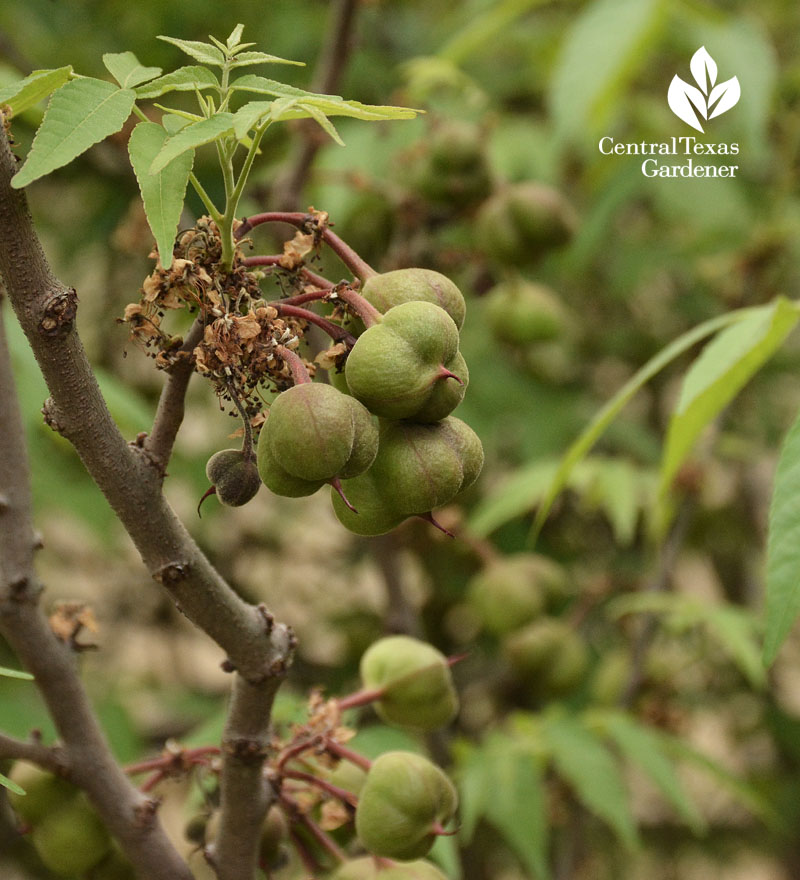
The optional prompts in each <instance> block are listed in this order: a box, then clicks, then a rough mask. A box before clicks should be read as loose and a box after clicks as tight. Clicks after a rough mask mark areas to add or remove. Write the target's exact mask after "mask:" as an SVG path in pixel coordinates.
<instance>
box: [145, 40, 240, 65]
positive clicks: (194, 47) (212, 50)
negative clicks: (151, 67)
mask: <svg viewBox="0 0 800 880" xmlns="http://www.w3.org/2000/svg"><path fill="white" fill-rule="evenodd" d="M156 39H157V40H163V41H164V42H165V43H172V45H173V46H177V47H178V48H179V49H180V50H181V52H185V53H186V54H187V55H189V56H191V57H192V58H194V59H195V61H199V62H201V63H202V64H213V65H215V66H216V67H222V65H223V64H224V63H225V56H224V55H223V54H222V52H220V50H219V49H217V47H216V46H212V45H211V43H201V42H198V41H197V40H179V39H177V38H176V37H164V36H158V37H156Z"/></svg>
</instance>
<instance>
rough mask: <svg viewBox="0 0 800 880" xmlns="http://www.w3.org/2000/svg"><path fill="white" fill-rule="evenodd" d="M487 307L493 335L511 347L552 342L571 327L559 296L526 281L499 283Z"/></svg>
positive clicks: (488, 295) (488, 300)
mask: <svg viewBox="0 0 800 880" xmlns="http://www.w3.org/2000/svg"><path fill="white" fill-rule="evenodd" d="M484 304H485V308H486V320H487V323H488V324H489V327H490V329H491V331H492V333H494V335H495V336H496V337H497V338H498V339H499V340H500V341H501V342H507V343H509V344H510V345H530V344H531V343H535V342H550V341H552V340H554V339H558V338H560V337H562V336H564V334H565V333H566V332H567V330H568V328H569V324H570V319H569V315H568V314H567V310H566V309H565V307H564V306H563V305H562V304H561V301H560V300H559V298H558V296H557V295H556V293H555V292H554V291H553V290H551V289H550V288H549V287H545V286H544V285H543V284H537V283H535V282H533V281H527V280H526V279H524V278H515V279H512V280H510V281H502V282H500V283H499V284H496V285H495V286H494V287H493V288H492V289H491V290H490V291H489V292H488V293H487V294H486V296H485V297H484Z"/></svg>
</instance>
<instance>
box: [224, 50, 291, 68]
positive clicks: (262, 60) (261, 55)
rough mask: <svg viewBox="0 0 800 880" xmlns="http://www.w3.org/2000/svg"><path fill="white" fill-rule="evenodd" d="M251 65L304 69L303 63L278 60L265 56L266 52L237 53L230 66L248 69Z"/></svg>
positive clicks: (284, 59) (283, 59)
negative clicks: (291, 66) (285, 65)
mask: <svg viewBox="0 0 800 880" xmlns="http://www.w3.org/2000/svg"><path fill="white" fill-rule="evenodd" d="M251 64H293V65H295V66H296V67H305V62H304V61H292V60H291V59H290V58H279V57H278V56H277V55H267V53H266V52H238V53H237V54H236V57H235V58H234V59H233V62H232V63H231V65H230V66H231V67H248V66H249V65H251Z"/></svg>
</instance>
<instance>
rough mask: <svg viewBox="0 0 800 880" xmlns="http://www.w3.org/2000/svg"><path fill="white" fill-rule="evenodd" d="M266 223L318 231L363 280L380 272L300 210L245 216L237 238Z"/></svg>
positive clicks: (330, 230)
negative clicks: (283, 224)
mask: <svg viewBox="0 0 800 880" xmlns="http://www.w3.org/2000/svg"><path fill="white" fill-rule="evenodd" d="M264 223H288V224H289V225H290V226H295V227H297V228H298V229H301V230H303V231H305V232H318V233H319V235H321V236H322V240H323V241H324V242H325V244H327V245H328V247H329V248H330V249H331V250H332V251H333V252H334V253H335V254H336V256H337V257H339V259H340V260H341V261H342V262H343V263H344V264H345V266H347V268H348V269H349V270H350V271H351V272H352V273H353V274H354V275H356V276H357V277H358V278H360V279H361V280H362V281H365V280H366V279H367V278H371V277H372V276H373V275H377V274H378V273H377V272H376V271H375V270H374V269H373V268H372V266H370V265H369V263H367V262H366V261H365V260H362V259H361V257H360V256H359V255H358V254H357V253H356V252H355V251H354V250H353V249H352V248H351V247H350V245H349V244H347V242H345V241H343V240H342V239H341V238H339V236H338V235H337V234H336V233H335V232H334V231H333V230H332V229H331V228H330V227H328V226H320V225H319V224H318V223H317V221H316V219H315V217H314V215H313V214H303V213H302V212H300V211H265V212H264V213H262V214H253V216H252V217H247V218H245V219H244V220H243V221H242V222H241V224H240V225H239V226H238V227H237V229H236V234H235V235H236V238H237V240H238V239H241V238H242V237H244V236H245V235H247V233H248V232H250V230H251V229H255V227H256V226H261V225H262V224H264Z"/></svg>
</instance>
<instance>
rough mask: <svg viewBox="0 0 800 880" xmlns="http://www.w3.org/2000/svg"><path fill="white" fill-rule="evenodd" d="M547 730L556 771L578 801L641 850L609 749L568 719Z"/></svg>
mask: <svg viewBox="0 0 800 880" xmlns="http://www.w3.org/2000/svg"><path fill="white" fill-rule="evenodd" d="M544 730H545V735H546V737H547V743H548V746H549V748H550V751H551V752H552V755H553V761H554V763H555V766H556V769H557V770H558V772H559V774H560V775H561V776H562V777H563V778H564V779H565V780H566V781H567V782H569V784H570V785H571V786H572V787H573V789H574V790H575V793H576V794H577V796H578V798H579V799H580V800H581V801H582V802H583V803H584V804H585V805H586V807H588V809H589V810H591V811H592V812H593V813H595V814H596V815H597V816H599V817H600V818H601V819H603V820H605V821H606V822H607V823H608V824H609V825H610V826H611V827H612V828H613V829H614V831H615V832H616V833H617V835H618V836H619V838H620V840H622V842H623V843H624V844H625V845H626V846H628V847H631V848H633V847H635V846H637V845H638V842H639V841H638V835H637V833H636V826H635V824H634V821H633V816H632V815H631V810H630V804H629V798H628V792H627V790H626V788H625V783H624V782H623V779H622V774H621V773H620V769H619V767H618V765H617V762H616V760H615V759H614V757H613V755H612V754H611V752H610V751H609V750H608V747H607V746H605V745H604V744H603V743H602V742H601V741H600V740H599V739H598V737H597V736H596V735H595V734H594V733H593V732H591V731H589V730H587V729H586V727H584V726H583V724H582V723H581V722H580V721H579V720H578V719H576V718H573V717H570V716H567V715H564V716H561V717H553V718H549V719H548V720H547V723H546V724H545V725H544Z"/></svg>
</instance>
